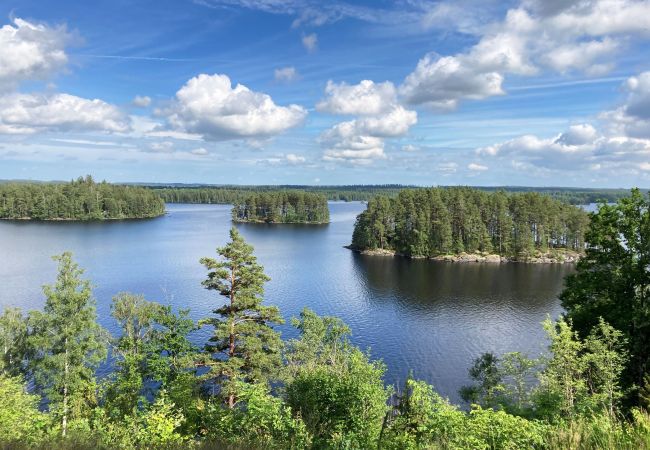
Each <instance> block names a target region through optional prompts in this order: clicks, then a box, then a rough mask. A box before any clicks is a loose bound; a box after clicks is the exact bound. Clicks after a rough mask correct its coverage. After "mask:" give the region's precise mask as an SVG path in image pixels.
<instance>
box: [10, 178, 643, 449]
mask: <svg viewBox="0 0 650 450" xmlns="http://www.w3.org/2000/svg"><path fill="white" fill-rule="evenodd" d="M649 207H650V202H649V201H648V200H647V199H646V198H644V197H643V196H642V195H641V194H640V193H639V192H638V191H635V192H633V193H632V196H630V197H629V198H626V199H623V200H621V201H620V202H619V203H618V204H617V205H611V206H610V205H604V206H601V208H600V210H599V211H598V212H597V213H595V214H593V215H592V218H591V223H590V227H589V229H588V230H587V232H586V235H585V240H586V242H587V245H586V255H585V257H584V258H583V259H581V260H580V262H579V263H578V265H577V267H576V271H575V273H574V274H573V275H571V276H570V277H569V278H568V279H567V281H566V288H565V290H564V291H563V292H562V294H561V299H562V305H563V307H564V308H565V311H566V314H565V315H563V316H561V317H560V318H559V319H558V320H557V321H555V322H553V321H552V320H551V319H550V318H548V319H547V320H546V321H545V322H544V324H543V327H544V329H545V331H546V333H547V339H548V340H547V342H548V348H547V351H546V352H545V353H544V354H543V355H542V356H540V357H539V358H531V357H529V356H528V355H524V354H521V353H517V352H513V353H505V354H502V355H495V354H492V353H485V354H483V355H480V356H479V355H477V356H478V357H477V358H476V360H475V361H474V364H473V366H471V369H470V372H469V375H470V379H471V380H472V383H471V384H470V385H467V386H466V387H464V388H462V389H461V393H462V397H463V398H465V399H466V400H467V401H468V402H470V403H471V405H470V404H467V405H464V406H465V408H463V407H459V406H456V405H454V404H452V403H450V402H449V401H448V400H447V399H445V398H443V397H442V396H440V395H439V394H438V393H437V392H436V391H435V388H434V387H433V386H431V385H430V384H428V383H426V382H425V381H421V380H417V379H415V378H413V377H410V376H409V377H408V378H407V379H406V380H405V382H403V383H400V384H398V385H387V384H386V383H385V381H384V379H383V376H384V373H385V366H384V364H383V363H382V362H381V361H378V360H374V359H372V357H371V353H370V351H364V350H362V349H360V348H358V347H357V346H355V345H354V344H353V343H352V342H351V340H350V335H351V330H350V328H349V327H348V326H347V325H346V324H345V323H343V322H342V321H341V320H340V319H338V318H336V317H332V316H319V315H317V314H316V313H315V312H313V311H311V310H308V309H305V310H303V311H302V313H301V314H300V315H299V317H294V318H293V319H292V321H291V324H292V325H293V326H294V327H295V329H296V336H295V337H294V338H293V339H288V340H283V339H282V338H281V336H280V334H279V332H278V331H277V330H276V328H275V326H276V325H277V324H280V323H282V322H283V318H282V315H281V313H280V311H279V310H278V308H276V307H274V306H272V305H268V304H266V302H265V299H264V285H265V283H266V282H267V281H268V280H269V278H268V277H267V275H266V274H265V273H264V268H263V267H262V266H261V265H260V264H259V263H258V262H257V259H256V257H255V255H254V252H253V247H252V246H250V245H248V244H247V243H246V242H245V241H244V239H243V237H242V236H241V235H240V234H239V233H238V231H237V230H236V229H235V228H233V229H231V231H230V241H229V242H228V243H227V244H226V245H225V246H224V247H222V248H219V249H217V255H216V257H205V258H202V259H201V260H200V262H201V264H202V265H203V266H204V267H205V272H204V281H203V283H202V284H203V286H204V287H205V288H206V289H208V290H209V291H210V292H212V293H214V309H213V310H212V312H211V313H207V312H206V317H205V318H204V319H202V320H200V321H199V322H198V323H197V322H195V321H194V320H192V319H191V318H190V314H189V310H180V311H174V310H172V308H171V307H170V306H165V305H161V304H159V303H156V302H153V301H150V300H147V299H145V298H144V296H142V295H137V294H132V293H127V292H122V293H118V294H116V295H115V297H114V298H113V302H112V305H111V315H112V317H113V319H114V320H115V321H116V322H117V324H119V327H120V333H119V335H118V336H114V337H109V335H108V332H107V331H106V330H105V329H103V328H102V327H101V326H100V325H99V324H98V323H97V312H96V308H95V301H94V300H93V297H92V290H91V283H90V281H89V280H87V279H85V278H84V276H83V270H82V269H81V268H80V267H79V266H78V265H77V264H76V263H75V262H74V260H73V258H72V255H71V254H70V253H64V254H62V255H60V256H57V257H55V260H56V262H57V263H58V266H59V268H58V275H57V278H56V280H55V281H54V282H53V283H52V284H49V285H46V286H44V288H43V294H44V308H43V309H42V310H37V311H30V312H29V313H24V312H23V311H21V310H20V309H18V308H7V309H5V311H4V313H3V314H2V315H1V316H0V349H1V350H2V352H1V353H0V447H3V448H11V449H27V448H42V449H52V448H55V449H56V448H61V449H72V448H74V449H114V448H120V449H154V448H166V449H173V448H178V449H181V448H183V449H185V448H196V449H233V450H237V449H242V450H243V449H388V450H402V449H407V450H416V449H438V448H440V449H459V450H460V449H490V450H492V449H494V450H501V449H503V450H512V449H558V450H560V449H562V450H564V449H575V450H578V449H585V450H586V449H643V448H648V446H649V445H650V413H649V408H650V375H649V372H650V346H648V342H650V328H649V327H648V325H647V324H648V323H649V322H650V311H649V310H648V307H647V304H648V295H649V292H648V289H647V287H648V286H649V285H650V273H649V272H648V270H647V266H648V248H647V242H649V241H650V227H649V226H648V224H650V211H649ZM210 309H211V308H210ZM204 326H208V327H209V329H208V330H206V331H208V333H206V334H207V335H205V336H204V337H203V338H202V342H199V343H195V342H193V341H191V340H190V337H189V336H190V334H191V333H193V332H194V331H195V330H197V329H198V328H200V327H204ZM194 336H196V334H194ZM109 350H110V353H111V355H112V356H111V358H112V364H113V368H114V371H113V373H112V374H111V375H110V376H108V377H105V378H98V377H97V375H96V371H97V368H98V367H99V365H100V364H102V363H103V362H104V361H105V360H106V357H107V355H108V353H109Z"/></svg>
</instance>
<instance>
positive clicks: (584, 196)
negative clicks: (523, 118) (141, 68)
mask: <svg viewBox="0 0 650 450" xmlns="http://www.w3.org/2000/svg"><path fill="white" fill-rule="evenodd" d="M149 187H151V188H152V189H154V190H155V191H156V192H157V193H158V194H159V195H160V196H161V198H162V199H163V200H164V201H165V202H167V203H214V204H232V203H237V202H241V201H243V200H245V198H246V197H247V196H248V195H249V194H250V193H251V192H277V191H287V190H292V191H296V190H297V191H306V192H315V193H319V194H323V195H325V196H326V197H327V199H328V200H333V201H368V200H370V199H372V198H374V197H375V196H377V195H386V196H388V197H396V196H397V194H399V193H400V192H401V191H403V190H404V189H428V188H417V187H416V186H403V185H398V184H387V185H349V186H346V185H343V186H306V185H305V186H300V185H283V186H202V185H196V186H194V185H190V186H187V185H180V186H178V185H174V186H161V185H152V186H149ZM441 187H445V188H451V187H452V186H441ZM474 189H477V190H479V191H485V192H497V191H504V192H510V193H524V192H537V193H539V194H544V195H548V196H549V197H551V198H554V199H556V200H560V201H562V202H564V203H569V204H571V205H586V204H589V203H600V202H605V203H613V202H616V201H617V200H619V199H621V198H623V197H625V196H626V195H627V194H628V193H629V191H628V190H627V189H589V188H562V187H557V188H555V187H519V186H499V187H488V186H477V187H474Z"/></svg>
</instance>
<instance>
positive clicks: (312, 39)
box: [302, 33, 318, 53]
mask: <svg viewBox="0 0 650 450" xmlns="http://www.w3.org/2000/svg"><path fill="white" fill-rule="evenodd" d="M302 45H303V47H305V48H306V49H307V51H308V52H309V53H313V52H315V51H316V48H317V47H318V36H316V33H311V34H305V35H303V37H302Z"/></svg>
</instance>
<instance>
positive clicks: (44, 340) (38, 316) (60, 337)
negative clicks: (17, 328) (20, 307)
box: [28, 252, 106, 436]
mask: <svg viewBox="0 0 650 450" xmlns="http://www.w3.org/2000/svg"><path fill="white" fill-rule="evenodd" d="M54 260H55V261H58V263H59V273H58V276H57V280H56V283H55V284H53V285H49V286H44V287H43V292H44V293H45V297H46V301H45V307H44V308H43V311H42V312H40V311H33V312H32V313H30V317H29V322H30V327H31V334H30V336H29V338H28V339H29V344H30V349H31V352H32V355H31V356H32V357H31V360H30V367H31V369H32V371H33V374H34V383H35V386H36V388H37V389H38V390H39V391H41V392H43V393H45V395H46V396H47V399H48V401H49V408H50V411H51V412H53V413H54V414H55V415H56V417H57V418H58V419H59V420H60V423H61V433H62V435H63V436H65V434H66V431H67V426H68V421H69V419H72V418H74V417H79V416H83V413H84V412H85V411H86V410H87V408H88V407H89V406H90V405H91V404H92V403H93V401H94V397H95V370H96V368H97V366H98V365H99V363H100V362H101V361H103V360H104V359H105V358H106V339H105V336H106V334H105V331H104V330H103V329H102V328H101V327H100V326H99V325H98V324H97V322H96V319H97V314H96V311H95V302H94V300H93V298H92V292H91V286H90V282H89V281H87V280H83V279H81V276H82V274H83V270H82V269H80V268H79V266H78V265H77V264H76V263H75V262H74V261H73V260H72V254H71V253H69V252H66V253H63V254H62V255H60V256H55V257H54Z"/></svg>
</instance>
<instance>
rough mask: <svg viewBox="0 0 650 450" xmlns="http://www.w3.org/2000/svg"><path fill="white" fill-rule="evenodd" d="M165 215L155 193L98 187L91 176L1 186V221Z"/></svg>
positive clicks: (137, 188) (115, 187) (131, 188)
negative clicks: (63, 180)
mask: <svg viewBox="0 0 650 450" xmlns="http://www.w3.org/2000/svg"><path fill="white" fill-rule="evenodd" d="M164 213H165V204H164V202H163V201H162V200H161V199H160V197H159V196H158V195H156V194H155V193H154V192H153V191H152V190H150V189H146V188H143V187H136V186H121V185H115V184H109V183H106V182H102V183H96V182H95V181H94V180H93V179H92V177H91V176H87V177H85V178H82V177H79V178H78V179H77V180H73V181H71V182H69V183H8V184H0V219H31V220H106V219H143V218H150V217H157V216H160V215H162V214H164Z"/></svg>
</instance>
